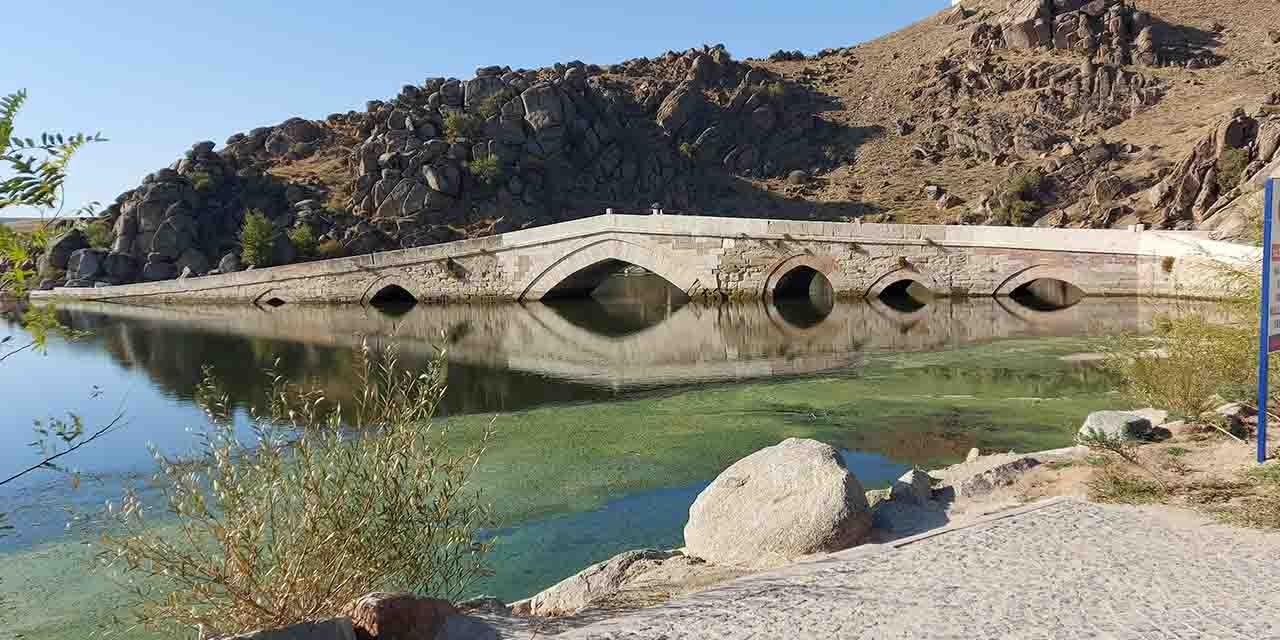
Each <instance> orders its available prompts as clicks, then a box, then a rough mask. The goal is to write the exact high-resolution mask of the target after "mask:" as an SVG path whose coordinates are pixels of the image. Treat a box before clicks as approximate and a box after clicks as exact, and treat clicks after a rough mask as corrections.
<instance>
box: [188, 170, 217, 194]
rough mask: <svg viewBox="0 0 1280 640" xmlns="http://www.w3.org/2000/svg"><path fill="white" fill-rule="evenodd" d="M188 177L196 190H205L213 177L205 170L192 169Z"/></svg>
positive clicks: (211, 182)
mask: <svg viewBox="0 0 1280 640" xmlns="http://www.w3.org/2000/svg"><path fill="white" fill-rule="evenodd" d="M189 179H190V180H191V186H192V187H194V188H195V190H196V191H205V190H207V189H208V188H209V187H210V186H211V185H212V184H213V178H211V177H209V173H208V172H207V171H192V172H191V175H190V176H189Z"/></svg>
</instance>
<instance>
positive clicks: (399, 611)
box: [350, 593, 458, 640]
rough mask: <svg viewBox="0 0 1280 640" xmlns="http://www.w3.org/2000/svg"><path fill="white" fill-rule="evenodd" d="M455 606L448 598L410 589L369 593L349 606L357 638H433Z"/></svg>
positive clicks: (412, 639)
mask: <svg viewBox="0 0 1280 640" xmlns="http://www.w3.org/2000/svg"><path fill="white" fill-rule="evenodd" d="M456 613H458V610H457V609H456V608H455V607H454V606H453V605H452V604H450V603H449V602H448V601H445V600H439V599H437V598H424V597H421V596H416V595H414V594H411V593H370V594H368V595H365V596H362V597H361V598H360V599H359V600H356V602H355V604H354V605H352V607H351V612H350V616H351V623H352V626H353V627H354V628H355V634H356V638H359V640H432V639H434V638H435V637H436V633H437V632H438V631H439V630H440V628H442V627H443V626H444V621H445V619H446V618H448V617H449V616H451V615H454V614H456Z"/></svg>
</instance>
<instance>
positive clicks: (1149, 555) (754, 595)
mask: <svg viewBox="0 0 1280 640" xmlns="http://www.w3.org/2000/svg"><path fill="white" fill-rule="evenodd" d="M1278 555H1280V535H1273V534H1264V533H1259V532H1254V531H1246V530H1240V529H1233V528H1228V527H1223V526H1220V525H1212V524H1206V523H1205V522H1204V521H1203V520H1200V519H1198V518H1196V517H1194V516H1191V515H1189V514H1188V515H1182V514H1180V513H1179V512H1171V511H1169V510H1155V509H1144V508H1136V507H1123V506H1104V505H1096V504H1090V503H1086V502H1082V501H1078V500H1071V499H1058V500H1053V501H1050V502H1047V503H1040V504H1037V505H1034V506H1032V507H1029V508H1026V509H1021V510H1019V511H1015V512H1011V514H1005V515H1003V516H997V517H995V518H993V519H989V520H985V521H982V522H980V523H977V524H971V525H968V526H963V527H959V528H955V529H947V530H941V531H940V532H935V533H930V534H924V535H922V536H917V537H916V538H909V539H906V540H903V541H899V542H896V543H893V544H892V545H875V546H865V547H859V548H856V549H852V550H849V551H845V552H842V553H839V554H835V555H833V556H828V557H825V558H822V559H819V560H815V561H812V562H806V563H802V564H797V565H792V566H790V567H787V568H785V569H783V570H781V571H777V572H772V573H769V574H762V575H757V576H752V577H748V578H744V579H741V580H737V581H735V582H730V583H727V584H724V585H721V586H719V587H715V588H713V589H711V590H709V591H704V592H702V593H698V594H695V595H691V596H686V597H682V598H676V599H674V600H671V601H669V602H668V603H666V604H663V605H660V606H657V607H654V608H650V609H645V610H641V611H636V612H633V613H630V614H626V615H623V616H620V617H618V618H615V619H612V620H606V621H603V622H597V623H595V624H592V625H590V626H587V627H585V628H579V629H576V630H571V631H568V632H566V633H564V634H561V635H557V636H556V637H558V638H590V639H604V638H664V639H674V638H842V639H845V638H868V639H871V638H875V639H877V640H882V639H891V638H912V639H916V638H921V639H924V638H927V639H935V638H936V639H942V638H955V639H965V640H968V639H972V638H1037V639H1057V638H1125V639H1128V638H1134V639H1142V640H1153V639H1157V638H1160V639H1165V638H1167V639H1171V640H1172V639H1177V640H1184V639H1190V638H1205V639H1208V638H1214V639H1217V638H1232V639H1239V640H1263V639H1267V638H1274V639H1280V558H1277V556H1278ZM515 635H517V636H518V634H515Z"/></svg>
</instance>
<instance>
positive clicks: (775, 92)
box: [757, 82, 787, 100]
mask: <svg viewBox="0 0 1280 640" xmlns="http://www.w3.org/2000/svg"><path fill="white" fill-rule="evenodd" d="M757 93H760V94H761V95H763V96H765V97H766V98H771V99H774V100H781V99H782V98H784V97H786V95H787V86H786V85H784V84H782V83H781V82H767V83H765V84H763V85H761V86H760V90H759V91H758V92H757Z"/></svg>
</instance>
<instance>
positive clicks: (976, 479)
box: [952, 456, 1040, 498]
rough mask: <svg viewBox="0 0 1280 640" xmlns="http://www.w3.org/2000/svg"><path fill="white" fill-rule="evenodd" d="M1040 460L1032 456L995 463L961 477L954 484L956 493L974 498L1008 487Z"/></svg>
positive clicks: (1037, 464)
mask: <svg viewBox="0 0 1280 640" xmlns="http://www.w3.org/2000/svg"><path fill="white" fill-rule="evenodd" d="M1039 464H1040V461H1039V460H1036V459H1035V458H1032V457H1027V456H1024V457H1021V458H1014V459H1013V460H1010V461H1009V462H1004V463H1001V464H997V465H994V466H992V467H990V468H988V469H985V470H983V471H981V472H978V473H974V474H973V475H971V476H969V477H966V478H961V479H960V480H959V481H958V482H954V483H953V484H952V486H953V487H954V488H955V490H956V495H959V496H964V497H967V498H972V497H975V496H982V495H986V494H988V493H991V492H992V491H995V490H996V489H997V488H999V487H1007V486H1010V485H1012V484H1013V483H1015V482H1017V481H1018V476H1020V475H1022V474H1023V473H1026V472H1027V471H1030V470H1031V469H1034V468H1035V467H1037V466H1039Z"/></svg>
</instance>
